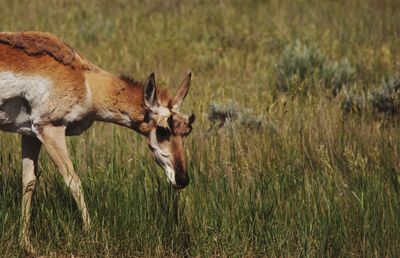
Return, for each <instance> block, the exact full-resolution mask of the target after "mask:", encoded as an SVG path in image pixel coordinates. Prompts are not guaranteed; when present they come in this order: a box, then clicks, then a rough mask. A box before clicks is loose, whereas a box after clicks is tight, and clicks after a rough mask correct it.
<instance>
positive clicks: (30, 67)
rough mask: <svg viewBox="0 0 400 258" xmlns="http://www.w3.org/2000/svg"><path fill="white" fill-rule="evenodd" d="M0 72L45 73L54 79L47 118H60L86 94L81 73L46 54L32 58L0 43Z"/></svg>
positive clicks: (82, 99) (50, 119) (81, 100)
mask: <svg viewBox="0 0 400 258" xmlns="http://www.w3.org/2000/svg"><path fill="white" fill-rule="evenodd" d="M0 71H12V72H15V73H19V74H25V75H40V76H45V77H47V78H49V79H51V80H52V81H53V82H54V88H53V91H52V96H51V99H52V100H53V101H51V102H49V103H48V108H47V110H48V117H47V118H46V120H48V121H53V120H58V119H60V118H62V117H63V116H65V112H67V111H69V110H70V109H71V107H72V105H74V104H76V103H81V102H83V101H84V98H85V94H86V89H85V83H84V82H85V77H84V74H83V73H82V72H78V71H76V70H74V69H72V68H71V67H69V66H66V65H64V64H62V63H60V62H58V61H56V60H55V59H54V58H53V57H51V56H49V55H40V56H35V58H32V57H31V56H29V55H27V53H26V52H25V51H23V50H21V49H18V48H13V47H10V46H9V45H5V44H0ZM60 100H64V101H60Z"/></svg>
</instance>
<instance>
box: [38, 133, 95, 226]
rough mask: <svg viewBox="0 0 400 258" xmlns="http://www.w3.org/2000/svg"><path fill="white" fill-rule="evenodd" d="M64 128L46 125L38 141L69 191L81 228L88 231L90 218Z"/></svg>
mask: <svg viewBox="0 0 400 258" xmlns="http://www.w3.org/2000/svg"><path fill="white" fill-rule="evenodd" d="M65 129H66V128H65V126H52V125H48V126H45V127H42V128H41V130H40V135H41V137H40V139H41V141H42V143H43V145H44V147H45V148H46V151H47V152H48V154H49V156H50V158H51V159H52V161H53V162H54V164H55V165H56V166H57V168H58V170H59V171H60V173H61V175H62V177H63V179H64V181H65V183H66V184H67V186H68V187H69V189H70V190H71V193H72V196H73V197H74V199H75V201H76V203H77V205H78V208H79V210H80V212H81V214H82V220H83V227H84V229H85V230H89V229H90V217H89V213H88V210H87V206H86V203H85V199H84V196H83V190H82V185H81V180H80V178H79V176H78V175H77V174H76V173H75V170H74V166H73V164H72V161H71V159H70V157H69V153H68V149H67V143H66V140H65Z"/></svg>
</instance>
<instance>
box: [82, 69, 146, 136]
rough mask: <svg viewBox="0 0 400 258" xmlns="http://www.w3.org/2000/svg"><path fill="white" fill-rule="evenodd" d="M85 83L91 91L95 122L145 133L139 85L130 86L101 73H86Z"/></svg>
mask: <svg viewBox="0 0 400 258" xmlns="http://www.w3.org/2000/svg"><path fill="white" fill-rule="evenodd" d="M86 83H87V86H88V87H89V88H90V90H91V92H92V99H93V101H92V102H93V110H94V114H95V115H94V117H95V120H97V121H102V122H108V123H114V124H118V125H121V126H124V127H128V128H131V129H133V130H135V131H137V132H138V133H140V134H143V135H146V134H147V133H148V129H147V128H148V127H149V125H148V124H147V123H146V122H145V113H146V110H145V108H144V100H143V86H142V85H141V84H140V83H135V84H132V83H129V82H127V81H126V80H123V79H120V78H118V77H116V76H113V75H111V74H109V73H106V72H104V71H101V72H94V73H93V72H88V73H87V74H86Z"/></svg>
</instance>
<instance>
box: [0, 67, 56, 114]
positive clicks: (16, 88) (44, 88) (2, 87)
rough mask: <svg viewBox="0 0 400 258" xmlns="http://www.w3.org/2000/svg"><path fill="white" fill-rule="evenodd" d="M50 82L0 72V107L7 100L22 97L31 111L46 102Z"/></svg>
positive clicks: (43, 79) (44, 79)
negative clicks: (28, 104)
mask: <svg viewBox="0 0 400 258" xmlns="http://www.w3.org/2000/svg"><path fill="white" fill-rule="evenodd" d="M51 88H52V82H51V81H50V80H49V79H47V78H45V77H42V76H37V75H33V76H30V75H20V74H16V73H12V72H0V105H1V104H2V103H3V102H4V101H5V100H7V99H10V98H13V97H23V98H25V99H26V100H27V101H28V103H30V105H31V107H32V110H33V109H34V108H38V107H40V106H42V105H44V103H45V102H46V101H47V100H48V98H49V95H50V90H51Z"/></svg>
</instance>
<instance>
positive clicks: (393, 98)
mask: <svg viewBox="0 0 400 258" xmlns="http://www.w3.org/2000/svg"><path fill="white" fill-rule="evenodd" d="M370 99H371V104H372V107H373V108H374V110H376V111H378V112H380V113H385V114H388V115H393V116H394V115H397V114H399V112H400V78H399V77H398V76H393V77H391V78H389V79H385V80H383V81H382V84H381V87H380V88H379V89H377V90H375V91H373V92H372V93H371V96H370Z"/></svg>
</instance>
